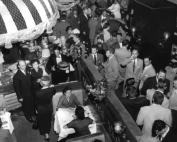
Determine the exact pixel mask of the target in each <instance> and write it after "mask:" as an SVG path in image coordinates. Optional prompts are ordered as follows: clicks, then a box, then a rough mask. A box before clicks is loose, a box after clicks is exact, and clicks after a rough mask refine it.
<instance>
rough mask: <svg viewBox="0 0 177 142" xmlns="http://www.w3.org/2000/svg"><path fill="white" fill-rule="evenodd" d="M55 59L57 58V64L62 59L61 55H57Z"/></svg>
mask: <svg viewBox="0 0 177 142" xmlns="http://www.w3.org/2000/svg"><path fill="white" fill-rule="evenodd" d="M56 60H57V64H58V63H60V62H61V61H62V59H61V55H59V57H57V58H56Z"/></svg>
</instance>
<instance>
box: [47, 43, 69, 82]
mask: <svg viewBox="0 0 177 142" xmlns="http://www.w3.org/2000/svg"><path fill="white" fill-rule="evenodd" d="M53 50H54V54H51V55H50V57H49V60H48V62H47V65H46V68H47V69H48V70H49V71H50V73H51V75H52V84H54V85H56V84H58V83H61V82H66V81H67V79H68V75H69V69H67V70H61V69H60V68H59V67H58V63H60V62H62V61H65V62H69V58H68V57H67V56H66V55H62V54H60V51H61V48H60V47H59V46H57V45H56V46H54V49H53Z"/></svg>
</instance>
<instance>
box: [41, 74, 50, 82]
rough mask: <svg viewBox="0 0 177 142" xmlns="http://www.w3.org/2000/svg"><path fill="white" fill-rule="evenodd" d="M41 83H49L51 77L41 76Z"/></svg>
mask: <svg viewBox="0 0 177 142" xmlns="http://www.w3.org/2000/svg"><path fill="white" fill-rule="evenodd" d="M41 81H51V77H50V76H47V75H46V76H42V77H41Z"/></svg>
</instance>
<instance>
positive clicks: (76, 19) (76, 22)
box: [70, 9, 80, 30]
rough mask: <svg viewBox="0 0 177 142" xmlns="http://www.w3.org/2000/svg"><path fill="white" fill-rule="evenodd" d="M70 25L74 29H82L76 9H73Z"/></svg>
mask: <svg viewBox="0 0 177 142" xmlns="http://www.w3.org/2000/svg"><path fill="white" fill-rule="evenodd" d="M70 25H71V27H72V29H78V30H79V29H80V18H79V17H78V13H77V10H76V9H75V10H74V11H73V16H72V17H71V20H70Z"/></svg>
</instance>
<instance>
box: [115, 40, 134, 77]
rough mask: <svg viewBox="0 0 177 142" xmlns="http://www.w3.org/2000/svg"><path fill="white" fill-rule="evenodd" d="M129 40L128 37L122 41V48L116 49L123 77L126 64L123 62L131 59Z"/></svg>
mask: <svg viewBox="0 0 177 142" xmlns="http://www.w3.org/2000/svg"><path fill="white" fill-rule="evenodd" d="M128 44H129V41H128V40H127V39H125V40H123V41H122V48H118V49H116V50H115V56H116V58H117V61H118V63H119V72H120V75H121V77H122V78H124V77H125V71H126V68H125V66H122V62H123V61H125V60H127V59H129V58H130V57H131V52H130V51H129V50H128V49H127V48H128Z"/></svg>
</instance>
